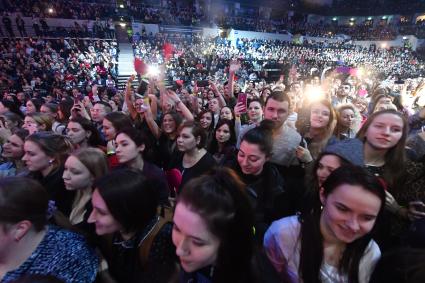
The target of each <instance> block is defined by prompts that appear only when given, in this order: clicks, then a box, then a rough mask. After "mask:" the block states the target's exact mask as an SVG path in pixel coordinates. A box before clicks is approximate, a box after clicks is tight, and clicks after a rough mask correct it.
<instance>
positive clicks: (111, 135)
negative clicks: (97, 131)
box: [102, 119, 117, 141]
mask: <svg viewBox="0 0 425 283" xmlns="http://www.w3.org/2000/svg"><path fill="white" fill-rule="evenodd" d="M102 126H103V127H102V132H103V134H104V135H105V138H106V140H107V141H111V140H113V139H115V135H116V134H117V131H116V129H115V128H114V126H113V125H112V123H111V121H109V120H107V119H103V122H102Z"/></svg>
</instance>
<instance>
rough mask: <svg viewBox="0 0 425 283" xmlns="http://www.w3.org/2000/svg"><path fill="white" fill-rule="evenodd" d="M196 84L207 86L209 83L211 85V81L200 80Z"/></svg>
mask: <svg viewBox="0 0 425 283" xmlns="http://www.w3.org/2000/svg"><path fill="white" fill-rule="evenodd" d="M196 85H197V86H198V87H207V86H209V85H210V83H209V81H198V82H197V83H196Z"/></svg>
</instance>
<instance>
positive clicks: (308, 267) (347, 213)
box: [264, 165, 385, 283]
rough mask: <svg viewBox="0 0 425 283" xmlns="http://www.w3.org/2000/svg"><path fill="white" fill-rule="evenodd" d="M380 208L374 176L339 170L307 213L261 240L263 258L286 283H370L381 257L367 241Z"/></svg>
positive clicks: (282, 223)
mask: <svg viewBox="0 0 425 283" xmlns="http://www.w3.org/2000/svg"><path fill="white" fill-rule="evenodd" d="M384 203H385V191H384V188H383V186H382V184H381V182H380V181H379V180H378V179H377V178H376V177H375V176H373V175H372V174H370V173H368V172H367V171H366V170H364V169H363V168H361V167H356V166H350V165H347V166H342V167H340V168H338V169H336V170H335V171H334V172H332V174H331V175H330V176H329V177H328V178H327V179H326V181H325V182H324V183H323V186H322V188H321V190H320V202H319V200H318V201H317V202H316V203H315V205H314V208H313V210H312V211H306V212H304V213H302V214H301V216H300V217H298V216H291V217H286V218H283V219H281V220H279V221H276V222H274V223H273V224H272V226H271V227H270V228H269V230H268V231H267V233H266V235H265V237H264V246H265V248H266V252H267V255H268V256H269V258H270V260H271V262H272V263H273V264H274V266H275V268H276V270H277V271H278V272H279V273H280V274H281V275H282V276H283V277H285V278H286V277H289V278H290V279H291V282H300V281H303V282H359V283H366V282H369V278H370V275H371V273H372V271H373V268H374V266H375V264H376V262H377V261H378V259H379V257H380V250H379V247H378V245H377V244H376V243H375V242H374V241H373V240H372V235H373V232H374V227H375V223H376V221H377V219H378V217H380V215H381V213H382V212H383V209H384Z"/></svg>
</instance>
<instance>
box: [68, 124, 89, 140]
mask: <svg viewBox="0 0 425 283" xmlns="http://www.w3.org/2000/svg"><path fill="white" fill-rule="evenodd" d="M66 135H67V136H68V137H69V139H70V141H71V143H72V144H74V145H77V144H81V143H82V142H83V141H85V140H86V139H87V138H88V137H89V136H88V134H87V132H86V131H85V130H84V129H83V127H82V126H81V125H80V124H79V123H76V122H72V121H71V122H69V123H68V126H67V128H66Z"/></svg>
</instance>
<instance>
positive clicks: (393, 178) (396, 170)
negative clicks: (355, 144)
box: [357, 109, 409, 189]
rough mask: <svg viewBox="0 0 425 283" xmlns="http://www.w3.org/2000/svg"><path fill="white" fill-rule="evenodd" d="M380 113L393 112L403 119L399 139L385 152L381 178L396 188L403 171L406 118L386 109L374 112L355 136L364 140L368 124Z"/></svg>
mask: <svg viewBox="0 0 425 283" xmlns="http://www.w3.org/2000/svg"><path fill="white" fill-rule="evenodd" d="M382 114H393V115H396V116H398V117H400V118H401V120H402V121H403V131H402V135H401V138H400V140H399V141H398V142H397V144H396V145H395V146H394V147H392V148H390V149H389V150H388V151H387V152H386V153H385V158H384V160H385V165H384V166H385V169H384V174H383V176H382V177H383V178H384V180H385V181H386V182H387V183H388V185H389V186H390V187H391V188H394V189H395V188H397V187H399V185H400V182H401V178H402V176H403V173H404V168H405V165H406V160H407V159H406V152H405V146H406V139H407V134H408V132H409V129H408V124H407V120H406V118H405V117H404V115H403V114H402V113H400V112H398V111H395V110H392V109H387V110H382V111H378V112H375V113H373V114H371V115H370V116H369V118H368V119H367V120H366V122H365V123H364V124H363V126H362V127H361V128H360V130H359V131H358V133H357V138H358V139H360V140H362V141H363V142H365V141H366V132H367V130H368V129H369V126H370V125H371V124H372V123H373V120H375V118H376V117H378V116H379V115H382Z"/></svg>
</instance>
